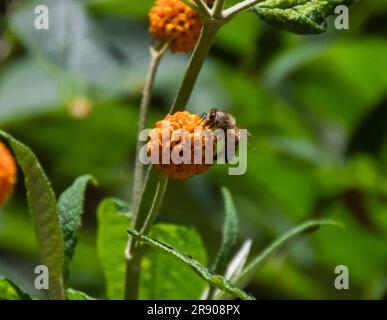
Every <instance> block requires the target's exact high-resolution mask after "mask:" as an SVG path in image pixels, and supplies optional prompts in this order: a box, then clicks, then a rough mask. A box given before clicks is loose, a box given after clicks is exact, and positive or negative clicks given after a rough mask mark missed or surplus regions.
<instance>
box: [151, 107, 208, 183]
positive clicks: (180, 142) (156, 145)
mask: <svg viewBox="0 0 387 320" xmlns="http://www.w3.org/2000/svg"><path fill="white" fill-rule="evenodd" d="M149 136H150V138H151V140H150V141H149V142H148V144H147V151H148V156H150V157H151V158H152V157H154V156H155V157H156V159H157V163H155V165H157V167H158V168H159V169H160V170H161V171H162V172H163V174H165V175H167V176H170V177H172V178H175V179H188V178H190V177H192V176H194V175H199V174H202V173H204V172H206V171H207V169H208V168H209V167H210V166H211V165H212V161H211V162H209V161H208V159H209V157H208V156H207V157H206V152H207V151H208V150H216V136H215V135H214V134H213V132H212V130H211V129H208V128H206V126H205V121H203V119H202V118H201V117H200V115H198V114H191V113H189V112H188V111H183V112H180V111H178V112H176V113H175V114H172V115H170V114H168V115H167V116H166V117H165V118H164V120H161V121H158V122H157V123H156V127H155V128H154V129H152V130H151V132H150V134H149ZM174 155H176V156H177V155H178V156H180V157H181V158H183V155H188V157H187V158H189V159H190V162H189V163H187V162H185V161H181V163H178V164H176V162H174V160H173V159H174V158H173V157H174ZM163 156H165V157H166V158H168V159H170V161H169V163H165V161H164V159H163ZM210 157H211V159H212V160H213V157H212V155H210ZM152 163H154V161H153V160H152Z"/></svg>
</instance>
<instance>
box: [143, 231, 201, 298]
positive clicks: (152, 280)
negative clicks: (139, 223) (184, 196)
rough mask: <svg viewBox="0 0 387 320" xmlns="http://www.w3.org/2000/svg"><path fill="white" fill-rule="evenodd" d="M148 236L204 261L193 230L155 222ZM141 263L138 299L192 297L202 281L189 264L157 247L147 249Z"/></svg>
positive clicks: (197, 294)
mask: <svg viewBox="0 0 387 320" xmlns="http://www.w3.org/2000/svg"><path fill="white" fill-rule="evenodd" d="M150 237H152V238H154V239H157V240H159V241H163V242H166V243H169V244H171V245H173V246H175V247H178V248H180V250H183V251H184V252H187V253H188V254H189V255H191V256H194V257H195V258H196V259H197V260H198V261H199V262H200V263H201V264H203V265H205V264H206V263H207V258H206V252H205V249H204V246H203V243H202V241H201V238H200V236H199V234H198V233H197V232H196V230H195V229H192V228H188V227H185V226H181V225H174V224H156V225H154V226H153V227H152V229H151V232H150ZM147 249H148V250H147V252H146V253H145V254H144V257H143V259H142V263H141V278H140V299H144V300H179V299H189V300H196V299H198V298H199V297H200V294H201V292H202V291H203V289H204V287H205V285H206V284H205V282H204V281H203V280H202V279H201V278H200V277H199V276H198V275H196V274H195V273H194V272H192V270H191V269H190V267H189V266H185V265H182V264H181V263H180V262H179V261H176V259H175V258H174V257H171V256H169V255H166V254H164V253H162V252H160V251H159V250H157V249H153V248H147Z"/></svg>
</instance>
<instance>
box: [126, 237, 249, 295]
mask: <svg viewBox="0 0 387 320" xmlns="http://www.w3.org/2000/svg"><path fill="white" fill-rule="evenodd" d="M128 233H129V234H130V235H131V236H132V237H134V238H136V239H137V240H138V241H141V242H144V243H146V244H148V245H150V246H152V247H154V248H158V249H160V250H162V251H164V252H165V253H167V254H170V255H172V256H174V257H175V258H177V259H178V260H180V261H181V262H183V263H185V264H187V265H188V266H190V267H191V268H192V270H193V271H195V272H196V273H197V274H198V275H199V276H200V277H202V278H203V279H204V280H205V281H206V282H207V283H208V284H210V285H212V286H214V287H216V288H218V289H220V290H222V291H224V292H226V293H228V294H231V295H233V296H235V297H237V298H240V299H242V300H252V299H254V297H252V296H250V295H248V294H247V293H246V292H244V291H243V290H240V289H239V288H237V287H236V286H234V285H233V284H232V283H231V282H230V281H228V280H226V279H225V278H224V277H222V276H220V275H217V274H215V273H213V272H211V271H210V270H208V269H207V268H206V267H205V266H203V265H201V264H200V263H199V262H198V261H197V260H195V259H194V258H192V257H191V256H190V255H188V254H187V253H185V252H181V251H178V250H177V249H176V248H174V247H172V246H171V245H169V244H166V243H164V242H161V241H157V240H154V239H152V238H149V237H147V236H144V235H142V234H140V233H139V232H137V231H136V230H132V229H128Z"/></svg>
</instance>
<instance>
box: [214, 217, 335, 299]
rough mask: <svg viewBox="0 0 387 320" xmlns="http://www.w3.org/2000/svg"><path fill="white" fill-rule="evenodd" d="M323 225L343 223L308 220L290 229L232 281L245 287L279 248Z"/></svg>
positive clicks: (222, 295)
mask: <svg viewBox="0 0 387 320" xmlns="http://www.w3.org/2000/svg"><path fill="white" fill-rule="evenodd" d="M323 225H331V226H336V227H342V224H340V223H338V222H336V221H329V220H322V221H308V222H305V223H303V224H301V225H299V226H297V227H295V228H293V229H291V230H290V231H288V232H286V233H285V234H284V235H283V236H281V237H279V238H278V239H277V240H276V241H274V242H273V243H272V244H270V245H269V246H268V247H267V248H266V249H265V250H263V252H261V253H260V254H259V255H258V256H256V257H255V258H254V259H253V260H252V261H251V262H250V263H249V264H248V265H247V266H246V268H245V269H244V270H243V271H242V272H241V274H239V275H238V276H236V277H234V278H232V279H231V281H232V283H234V284H235V285H237V286H238V287H240V288H245V287H246V285H247V284H248V283H249V282H250V281H251V280H252V279H253V278H254V277H255V275H256V273H257V272H258V271H259V270H260V269H261V267H262V266H263V265H264V263H265V262H266V261H267V260H268V259H269V258H270V257H271V256H272V255H273V254H274V253H276V252H277V251H278V250H279V249H281V248H282V247H284V246H285V245H287V244H288V243H289V242H290V241H291V240H293V239H295V238H297V237H299V236H300V235H303V234H307V233H312V232H314V231H317V230H318V229H319V228H320V227H321V226H323ZM217 298H218V299H224V298H225V295H224V294H223V293H222V294H221V295H220V296H218V297H217Z"/></svg>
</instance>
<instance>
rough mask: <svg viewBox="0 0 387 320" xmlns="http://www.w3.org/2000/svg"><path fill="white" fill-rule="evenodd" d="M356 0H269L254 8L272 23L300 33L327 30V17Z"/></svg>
mask: <svg viewBox="0 0 387 320" xmlns="http://www.w3.org/2000/svg"><path fill="white" fill-rule="evenodd" d="M353 2H354V0H267V1H263V2H261V3H258V4H257V5H255V6H254V7H253V8H252V9H253V11H254V12H255V13H257V15H258V16H259V17H260V18H261V19H262V20H264V21H266V22H267V23H269V24H270V25H272V26H274V27H277V28H280V29H284V30H286V31H290V32H294V33H299V34H315V33H322V32H325V31H326V28H327V23H326V20H325V19H326V18H327V17H328V16H330V15H332V14H334V10H335V7H336V6H338V5H346V6H349V5H351V4H352V3H353Z"/></svg>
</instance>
